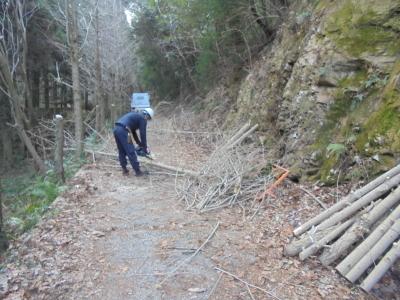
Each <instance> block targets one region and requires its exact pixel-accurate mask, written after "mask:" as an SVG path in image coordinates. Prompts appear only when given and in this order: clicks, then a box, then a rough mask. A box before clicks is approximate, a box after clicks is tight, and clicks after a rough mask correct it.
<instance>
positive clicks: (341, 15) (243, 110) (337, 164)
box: [227, 0, 400, 183]
mask: <svg viewBox="0 0 400 300" xmlns="http://www.w3.org/2000/svg"><path fill="white" fill-rule="evenodd" d="M300 2H301V1H298V3H297V4H295V5H296V7H293V8H292V11H291V13H290V14H289V16H288V20H287V22H286V23H285V24H284V26H283V27H282V28H281V29H280V31H279V33H278V35H277V38H276V39H275V41H274V42H273V44H272V45H269V46H268V47H267V48H266V49H264V50H263V53H262V55H261V56H260V58H259V59H258V61H257V62H255V63H254V64H253V66H252V69H251V72H250V73H249V74H248V76H247V77H246V78H245V80H243V81H242V82H241V85H240V88H239V92H238V96H237V99H236V101H235V104H234V105H233V108H232V110H231V111H230V113H229V114H228V117H227V122H228V123H229V122H234V121H235V120H238V119H249V118H250V119H252V120H253V121H254V122H257V123H259V124H260V126H261V130H262V132H263V134H265V141H266V143H265V145H266V147H267V148H268V149H269V150H271V152H274V153H275V158H277V159H278V158H279V159H281V160H282V161H283V162H284V164H285V165H286V166H288V167H290V168H291V170H292V172H293V173H295V174H298V176H299V177H301V178H302V179H307V178H313V179H320V180H322V181H324V182H328V183H329V182H336V180H337V179H338V176H339V179H345V178H348V179H350V178H360V177H365V176H368V174H371V173H374V172H380V171H382V170H384V169H387V168H390V167H392V166H393V165H394V164H395V163H396V162H398V159H399V157H400V2H399V1H398V0H381V1H373V0H337V1H329V0H321V1H314V2H313V3H312V4H310V2H312V1H304V3H303V4H302V3H300ZM305 3H308V4H305Z"/></svg>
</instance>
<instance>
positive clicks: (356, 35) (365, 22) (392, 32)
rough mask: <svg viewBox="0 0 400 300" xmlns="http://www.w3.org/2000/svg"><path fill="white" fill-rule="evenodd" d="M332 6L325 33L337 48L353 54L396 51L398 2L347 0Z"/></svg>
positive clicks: (398, 46) (399, 46)
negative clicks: (333, 8) (336, 6)
mask: <svg viewBox="0 0 400 300" xmlns="http://www.w3.org/2000/svg"><path fill="white" fill-rule="evenodd" d="M322 2H324V1H322ZM336 5H338V9H337V10H336V11H335V12H334V13H333V14H332V16H331V17H330V18H329V19H328V21H327V23H326V26H325V32H326V34H327V35H328V36H329V37H330V38H331V39H332V40H333V41H334V42H335V43H336V45H337V46H338V47H339V48H342V49H344V50H346V51H347V52H348V53H349V54H350V55H353V56H355V57H360V56H362V55H363V54H364V55H392V56H396V55H397V54H398V53H399V50H400V34H399V31H398V26H400V25H399V23H400V22H399V16H398V14H396V13H395V12H396V11H397V10H398V9H399V8H400V4H399V2H398V1H396V0H382V1H371V0H358V1H355V0H348V1H338V2H337V4H336Z"/></svg>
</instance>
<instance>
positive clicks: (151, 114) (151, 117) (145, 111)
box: [142, 107, 154, 119]
mask: <svg viewBox="0 0 400 300" xmlns="http://www.w3.org/2000/svg"><path fill="white" fill-rule="evenodd" d="M142 112H143V113H144V114H145V115H148V116H149V117H150V119H153V117H154V110H153V109H151V108H150V107H146V108H145V109H143V111H142Z"/></svg>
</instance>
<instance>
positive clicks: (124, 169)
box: [122, 168, 129, 176]
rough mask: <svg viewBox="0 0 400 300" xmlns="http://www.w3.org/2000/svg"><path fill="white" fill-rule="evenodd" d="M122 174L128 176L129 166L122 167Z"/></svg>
mask: <svg viewBox="0 0 400 300" xmlns="http://www.w3.org/2000/svg"><path fill="white" fill-rule="evenodd" d="M122 175H124V176H128V175H129V170H128V169H127V168H122Z"/></svg>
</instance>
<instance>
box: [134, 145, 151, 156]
mask: <svg viewBox="0 0 400 300" xmlns="http://www.w3.org/2000/svg"><path fill="white" fill-rule="evenodd" d="M136 153H137V155H139V156H146V155H149V154H150V152H147V149H145V148H142V147H138V148H136Z"/></svg>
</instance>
